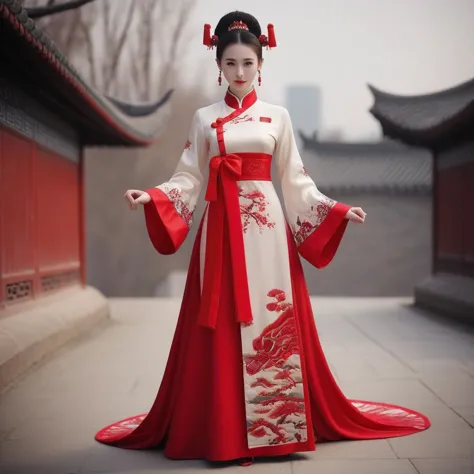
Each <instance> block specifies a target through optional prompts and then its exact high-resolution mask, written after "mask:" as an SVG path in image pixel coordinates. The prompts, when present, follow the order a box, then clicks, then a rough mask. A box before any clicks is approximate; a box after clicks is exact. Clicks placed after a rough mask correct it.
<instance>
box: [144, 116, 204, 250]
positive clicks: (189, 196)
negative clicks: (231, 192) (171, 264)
mask: <svg viewBox="0 0 474 474" xmlns="http://www.w3.org/2000/svg"><path fill="white" fill-rule="evenodd" d="M207 150H208V147H207V140H206V136H205V133H204V128H203V124H202V119H201V117H200V113H199V110H198V111H196V113H195V114H194V117H193V120H192V122H191V128H190V131H189V134H188V140H187V142H186V145H185V149H184V151H183V153H182V155H181V158H180V160H179V163H178V165H177V167H176V170H175V172H174V174H173V176H172V177H171V179H170V180H169V181H167V182H166V183H163V184H160V185H159V186H156V187H154V188H151V189H147V190H146V192H147V193H148V194H149V195H150V196H151V202H149V203H147V204H145V206H144V211H145V221H146V227H147V230H148V235H149V237H150V240H151V242H152V244H153V246H154V247H155V249H156V251H157V252H159V253H161V254H163V255H169V254H173V253H175V252H176V251H177V250H178V249H179V248H180V247H181V244H182V243H183V242H184V240H185V239H186V237H187V235H188V233H189V230H190V228H191V225H192V221H193V214H194V210H195V208H196V203H197V200H198V197H199V194H200V192H201V189H202V187H203V181H204V175H205V167H206V163H207V154H208V151H207Z"/></svg>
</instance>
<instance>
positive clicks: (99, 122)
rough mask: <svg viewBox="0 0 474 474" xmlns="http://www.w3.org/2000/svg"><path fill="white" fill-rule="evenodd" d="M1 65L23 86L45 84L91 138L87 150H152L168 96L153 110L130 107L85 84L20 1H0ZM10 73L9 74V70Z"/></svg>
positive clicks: (163, 120) (149, 106)
mask: <svg viewBox="0 0 474 474" xmlns="http://www.w3.org/2000/svg"><path fill="white" fill-rule="evenodd" d="M0 59H1V62H2V65H4V64H5V65H7V66H9V67H10V68H11V69H14V70H15V73H16V74H19V75H20V76H21V78H22V79H23V80H24V81H27V82H28V81H31V80H34V81H35V82H37V83H40V82H41V85H42V87H43V88H44V89H45V90H47V89H48V88H49V89H50V91H51V95H53V96H54V99H55V100H56V101H57V102H58V104H60V106H61V107H62V108H66V109H68V111H70V112H72V113H73V114H76V115H77V118H78V120H79V121H80V122H81V123H82V124H83V126H85V127H86V128H87V127H89V129H90V130H91V132H92V133H91V134H86V136H85V137H84V140H85V144H111V145H134V146H137V145H148V144H151V143H152V142H154V141H155V140H156V138H157V136H158V135H159V133H160V131H161V130H162V128H163V126H164V125H165V123H166V120H167V117H168V114H169V100H168V99H169V97H170V95H171V92H172V91H168V92H167V93H166V94H165V95H164V97H162V98H161V99H160V100H159V101H158V102H156V103H153V104H141V105H137V104H128V103H124V102H121V101H118V100H116V99H113V98H110V97H107V96H105V95H103V94H101V93H100V92H98V91H97V90H95V89H94V88H93V87H91V86H90V85H89V84H87V83H86V82H85V81H84V80H83V78H82V77H81V76H80V74H79V73H78V72H77V71H76V70H75V68H74V67H73V66H72V65H71V64H69V62H68V60H67V58H66V57H65V56H64V55H63V54H62V53H61V52H60V51H59V50H58V48H57V47H56V45H55V44H54V42H53V41H52V40H51V38H49V36H48V35H47V34H46V33H45V32H44V31H42V30H41V29H40V28H39V27H38V26H37V25H36V23H35V22H34V21H33V20H31V19H30V18H28V13H27V10H26V9H25V8H23V7H22V6H21V4H20V2H19V1H18V0H0ZM5 70H6V71H7V69H5Z"/></svg>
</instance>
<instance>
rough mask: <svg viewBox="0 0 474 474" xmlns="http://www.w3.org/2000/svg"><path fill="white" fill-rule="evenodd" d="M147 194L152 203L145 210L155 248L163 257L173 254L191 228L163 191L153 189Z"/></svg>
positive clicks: (148, 228)
mask: <svg viewBox="0 0 474 474" xmlns="http://www.w3.org/2000/svg"><path fill="white" fill-rule="evenodd" d="M146 192H147V193H148V194H149V195H150V196H151V201H150V202H149V203H147V204H145V205H144V206H143V208H144V211H145V221H146V228H147V231H148V235H149V237H150V240H151V242H152V244H153V247H155V249H156V251H157V252H158V253H160V254H162V255H170V254H173V253H175V252H177V251H178V249H179V248H180V247H181V244H182V243H183V242H184V240H185V239H186V236H187V235H188V232H189V227H188V225H187V224H186V222H185V221H184V220H183V218H182V217H181V216H180V215H179V214H178V212H177V211H176V208H175V207H174V204H173V203H172V202H171V201H170V200H169V199H168V196H167V195H166V194H165V193H164V192H163V191H161V189H158V188H151V189H147V190H146Z"/></svg>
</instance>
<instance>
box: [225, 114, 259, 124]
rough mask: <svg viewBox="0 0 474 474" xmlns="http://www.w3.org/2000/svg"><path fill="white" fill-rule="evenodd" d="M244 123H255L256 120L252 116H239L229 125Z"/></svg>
mask: <svg viewBox="0 0 474 474" xmlns="http://www.w3.org/2000/svg"><path fill="white" fill-rule="evenodd" d="M243 122H255V119H254V118H253V117H251V116H250V115H244V116H238V117H235V119H233V120H231V121H230V122H229V123H233V124H235V125H236V124H238V123H243Z"/></svg>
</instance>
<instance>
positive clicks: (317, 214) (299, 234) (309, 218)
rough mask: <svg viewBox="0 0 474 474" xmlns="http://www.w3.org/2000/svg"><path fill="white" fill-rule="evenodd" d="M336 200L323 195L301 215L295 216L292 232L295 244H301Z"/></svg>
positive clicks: (319, 223) (321, 220)
mask: <svg viewBox="0 0 474 474" xmlns="http://www.w3.org/2000/svg"><path fill="white" fill-rule="evenodd" d="M335 204H336V201H333V200H332V199H330V198H328V197H326V196H323V197H322V198H321V199H320V200H319V201H318V202H317V203H316V204H314V205H313V206H311V207H310V209H309V211H308V212H306V214H305V215H304V216H303V218H302V217H300V216H297V218H296V229H295V230H294V232H293V237H294V239H295V242H296V245H297V246H299V245H301V244H302V243H303V242H304V241H305V240H306V239H307V238H308V237H309V236H310V235H311V234H312V233H313V232H314V231H315V230H316V229H317V228H318V227H319V226H320V225H321V224H322V223H323V221H324V219H326V217H327V216H328V214H329V212H330V211H331V209H332V208H333V207H334V205H335Z"/></svg>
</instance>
